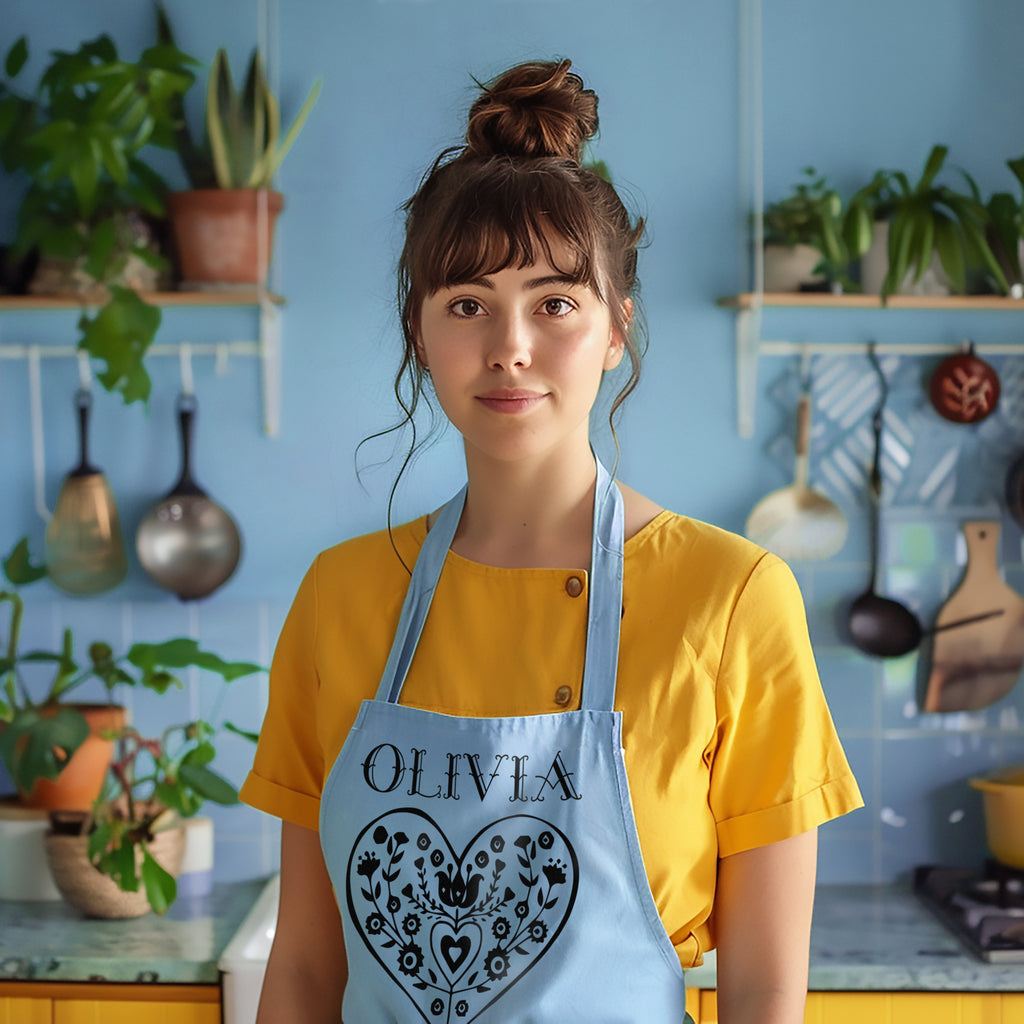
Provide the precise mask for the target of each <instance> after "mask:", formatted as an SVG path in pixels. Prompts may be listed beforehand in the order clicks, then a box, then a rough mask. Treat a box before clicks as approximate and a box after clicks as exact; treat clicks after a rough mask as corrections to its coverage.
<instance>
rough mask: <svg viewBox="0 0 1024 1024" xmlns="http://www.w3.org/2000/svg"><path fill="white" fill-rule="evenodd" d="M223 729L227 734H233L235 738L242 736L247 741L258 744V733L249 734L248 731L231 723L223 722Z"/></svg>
mask: <svg viewBox="0 0 1024 1024" xmlns="http://www.w3.org/2000/svg"><path fill="white" fill-rule="evenodd" d="M224 728H225V729H226V730H227V731H228V732H233V733H234V734H235V735H236V736H242V737H244V738H245V739H247V740H251V741H252V742H253V743H258V742H259V738H260V734H259V733H258V732H251V731H250V730H248V729H241V728H239V727H238V726H237V725H235V724H234V723H232V722H225V723H224Z"/></svg>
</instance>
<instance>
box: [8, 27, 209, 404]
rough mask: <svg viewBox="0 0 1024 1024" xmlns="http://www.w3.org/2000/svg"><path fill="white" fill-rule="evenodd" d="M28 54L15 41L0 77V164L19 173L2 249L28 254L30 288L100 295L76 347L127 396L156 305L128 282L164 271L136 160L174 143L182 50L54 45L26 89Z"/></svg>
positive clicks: (149, 172)
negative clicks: (126, 51) (34, 83)
mask: <svg viewBox="0 0 1024 1024" xmlns="http://www.w3.org/2000/svg"><path fill="white" fill-rule="evenodd" d="M27 59H28V43H27V41H26V40H25V38H24V37H22V38H20V39H19V40H18V41H17V42H16V43H15V44H14V45H13V46H12V47H11V49H10V50H9V51H8V53H7V56H6V60H5V63H4V72H5V76H6V77H4V78H0V164H2V166H3V168H4V170H5V171H7V172H8V173H9V174H12V175H17V176H20V177H22V178H23V179H25V180H27V182H28V187H27V190H26V191H25V193H24V197H23V198H22V200H21V203H20V205H19V208H18V212H17V221H16V237H15V239H14V244H13V245H12V247H11V250H10V252H9V253H8V260H9V262H13V263H18V262H19V261H22V260H24V259H25V258H26V257H27V256H28V255H29V254H30V253H38V256H39V263H38V267H37V269H36V272H35V275H34V277H33V279H32V281H31V282H30V284H29V289H30V290H32V291H36V292H39V293H43V294H63V295H71V296H74V297H76V298H79V299H81V300H82V302H83V304H84V303H85V302H87V301H99V302H101V303H105V304H104V305H103V306H102V308H101V309H99V310H98V311H97V312H96V313H94V314H93V315H92V316H89V315H85V314H83V316H82V317H81V320H80V321H79V325H78V327H79V331H80V332H81V338H80V341H79V347H80V348H81V349H83V350H84V351H86V352H88V353H89V355H90V356H92V357H94V358H96V359H99V360H101V361H103V362H105V364H106V368H105V369H104V370H103V371H102V372H101V373H100V374H99V375H98V376H99V380H100V382H101V383H102V384H103V386H104V387H105V388H107V389H108V390H110V391H118V392H120V394H121V396H122V398H123V399H124V401H125V402H126V403H130V402H134V401H139V400H141V401H145V400H146V399H147V398H148V395H149V390H150V381H149V376H148V374H147V372H146V369H145V367H144V365H143V359H144V356H145V353H146V350H147V349H148V347H149V345H150V344H151V343H152V340H153V338H154V336H155V334H156V331H157V328H158V327H159V324H160V310H159V309H157V308H156V307H153V306H150V305H148V304H147V303H145V302H144V301H143V300H142V299H141V298H140V297H139V295H138V290H140V289H142V290H150V289H153V288H155V287H156V286H157V284H158V282H159V280H160V274H161V272H162V271H163V270H164V268H165V267H166V264H165V262H164V261H163V260H162V259H161V257H160V254H159V251H158V246H157V243H156V237H155V231H154V228H153V226H152V218H159V217H161V216H162V215H163V212H164V207H163V197H164V194H165V192H166V185H165V184H164V182H163V181H162V179H161V178H160V177H159V175H157V174H156V173H155V172H154V171H153V169H152V168H151V167H150V166H149V165H148V164H147V163H146V162H145V161H144V160H143V158H142V156H141V151H142V149H143V148H144V147H145V146H147V145H154V146H161V147H164V148H172V147H173V146H174V137H173V121H172V117H171V110H172V101H173V99H174V98H175V97H178V96H180V95H181V94H183V93H184V92H185V91H186V90H187V89H188V88H189V87H190V86H191V84H192V82H193V80H194V75H193V73H192V71H191V70H190V69H189V65H191V64H194V63H195V61H193V60H192V58H190V57H188V56H186V55H185V54H183V53H181V52H180V51H178V50H177V49H175V48H174V47H171V46H166V45H163V46H155V47H151V48H149V49H147V50H146V51H145V52H144V53H143V54H142V56H141V57H140V58H139V59H138V60H137V61H127V60H123V59H122V58H121V57H120V56H119V54H118V52H117V49H116V47H115V45H114V43H113V41H112V40H111V39H110V37H109V36H107V35H101V36H99V37H97V38H96V39H93V40H91V41H89V42H85V43H83V44H82V45H81V46H79V48H78V49H77V50H75V51H74V52H62V51H54V52H53V53H52V54H51V61H50V63H49V65H48V66H47V67H46V69H45V71H44V72H43V75H42V77H41V79H40V81H39V85H38V87H37V89H36V90H35V92H34V93H22V92H19V91H17V90H16V88H15V85H14V80H15V79H16V78H17V77H18V75H19V74H20V72H21V71H22V68H23V67H24V65H25V63H26V61H27Z"/></svg>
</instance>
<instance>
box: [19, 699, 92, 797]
mask: <svg viewBox="0 0 1024 1024" xmlns="http://www.w3.org/2000/svg"><path fill="white" fill-rule="evenodd" d="M88 735H89V726H88V724H87V723H86V721H85V718H84V716H83V715H82V713H81V712H80V711H78V710H76V709H75V708H70V707H63V708H61V709H60V710H59V711H58V712H57V713H56V714H54V715H50V716H47V717H44V716H43V715H41V714H40V713H39V712H38V711H37V710H36V709H35V708H18V709H17V710H16V711H15V712H14V717H13V718H12V719H11V721H10V722H9V723H8V724H7V725H6V726H5V727H4V728H3V729H2V730H0V757H2V758H3V762H4V764H5V765H6V766H7V770H8V772H10V775H11V778H12V780H13V781H14V784H15V785H16V786H17V787H18V788H19V789H20V790H24V791H25V792H28V791H29V790H31V789H32V786H33V785H34V784H35V781H36V779H55V778H57V776H58V775H60V773H61V771H62V770H63V768H64V765H65V764H67V761H68V759H69V758H70V757H71V756H72V755H73V754H74V753H75V751H76V750H77V749H78V748H79V747H80V746H81V745H82V744H83V743H84V742H85V738H86V737H87V736H88Z"/></svg>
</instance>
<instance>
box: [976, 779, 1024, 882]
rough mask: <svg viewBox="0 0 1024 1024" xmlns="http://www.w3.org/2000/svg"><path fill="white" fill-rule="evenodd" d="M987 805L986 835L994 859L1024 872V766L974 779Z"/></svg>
mask: <svg viewBox="0 0 1024 1024" xmlns="http://www.w3.org/2000/svg"><path fill="white" fill-rule="evenodd" d="M970 784H971V786H973V787H974V788H975V789H978V790H981V793H982V795H983V799H984V806H985V836H986V839H987V840H988V848H989V850H990V851H991V852H992V856H993V857H995V858H996V860H998V861H1000V862H1001V863H1003V864H1007V865H1009V866H1010V867H1012V868H1021V869H1022V870H1024V766H1018V767H1016V768H1007V769H1006V770H1005V771H1001V772H998V773H997V774H995V775H992V776H990V777H988V778H984V779H971V780H970Z"/></svg>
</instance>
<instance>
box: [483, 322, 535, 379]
mask: <svg viewBox="0 0 1024 1024" xmlns="http://www.w3.org/2000/svg"><path fill="white" fill-rule="evenodd" d="M494 326H495V330H494V334H493V336H492V340H491V346H490V351H489V352H488V353H487V364H488V366H490V367H491V369H492V370H511V369H524V368H526V367H527V366H529V365H530V363H531V361H532V356H531V343H530V332H529V325H528V324H526V323H525V322H524V321H523V319H522V318H521V317H519V316H509V317H503V318H501V319H500V320H499V321H498V323H496V324H495V325H494Z"/></svg>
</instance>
